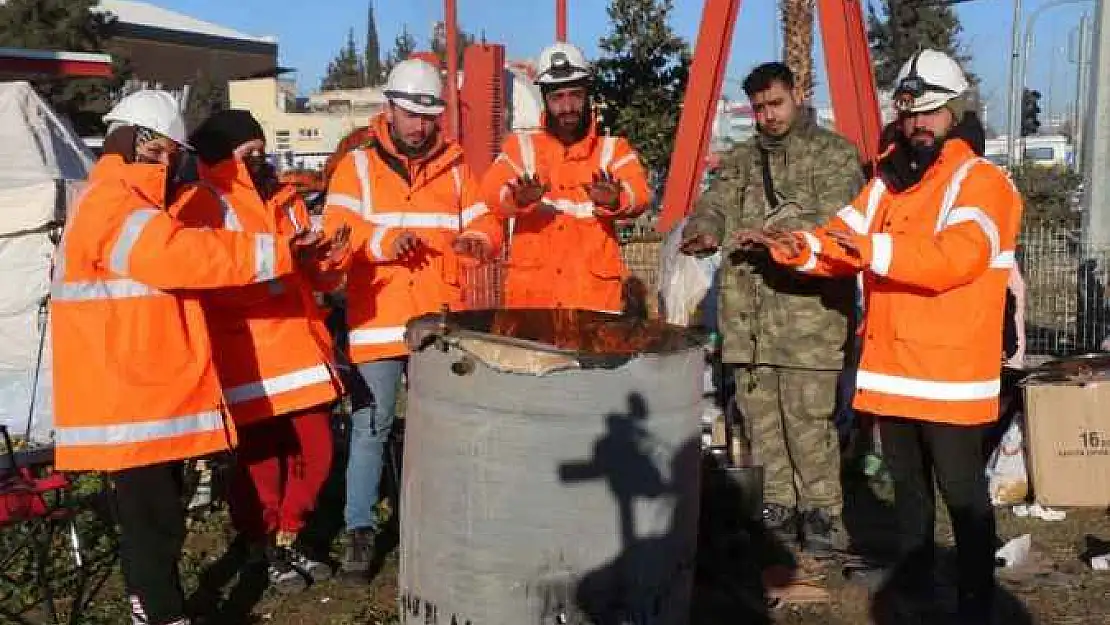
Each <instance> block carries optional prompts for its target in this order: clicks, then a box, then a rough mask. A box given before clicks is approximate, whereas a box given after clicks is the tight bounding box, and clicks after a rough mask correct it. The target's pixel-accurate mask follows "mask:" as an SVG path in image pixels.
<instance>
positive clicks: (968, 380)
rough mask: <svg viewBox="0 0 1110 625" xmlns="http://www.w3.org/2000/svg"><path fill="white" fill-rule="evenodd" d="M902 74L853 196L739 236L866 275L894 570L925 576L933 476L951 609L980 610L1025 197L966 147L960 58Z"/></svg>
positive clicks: (867, 330)
mask: <svg viewBox="0 0 1110 625" xmlns="http://www.w3.org/2000/svg"><path fill="white" fill-rule="evenodd" d="M897 84H898V87H897V89H896V90H895V93H894V103H895V106H896V108H897V110H898V111H899V117H898V120H897V121H896V122H895V125H896V129H897V130H898V138H897V140H896V141H895V143H894V145H893V146H892V148H891V149H890V151H889V152H888V153H887V154H886V155H885V156H884V157H883V158H882V159H881V160H880V162H879V165H878V175H877V176H876V177H875V178H874V179H873V180H871V182H870V183H869V184H868V185H867V187H866V188H864V190H863V191H862V192H861V194H860V195H859V197H857V198H856V200H855V201H854V202H853V203H852V204H851V205H849V206H846V207H845V208H843V209H842V210H841V211H840V212H839V213H838V215H837V217H835V218H834V219H833V220H832V221H831V222H830V223H829V224H827V225H826V226H825V227H822V228H818V229H817V230H816V231H815V232H804V233H768V232H763V233H752V232H747V233H741V235H740V236H739V237H738V239H739V240H738V243H740V244H741V245H753V244H761V245H766V246H768V247H769V248H770V250H771V252H772V255H773V256H774V258H775V259H776V260H777V261H779V262H782V263H784V264H787V265H792V266H794V267H796V268H797V269H798V270H799V271H802V272H806V273H811V274H821V275H851V274H853V273H857V272H858V273H859V274H860V275H862V278H863V280H862V282H863V287H864V319H863V324H862V328H861V330H860V333H861V335H862V343H863V351H862V354H861V357H860V365H859V372H858V377H857V379H856V389H857V390H856V395H855V400H854V407H855V408H856V409H857V410H861V411H866V412H869V413H872V414H874V415H877V416H878V418H879V423H880V426H879V427H880V437H881V439H882V448H883V456H884V457H885V459H886V462H887V463H888V465H889V467H890V470H891V474H892V476H893V478H894V507H895V513H896V515H897V518H898V525H899V530H900V532H899V535H900V542H901V561H900V565H901V566H899V567H897V568H896V569H895V572H898V573H905V575H904V576H903V575H897V576H895V578H894V579H893V580H892V581H895V582H897V583H899V584H902V583H905V584H906V585H905V586H900V587H901V588H904V589H906V590H909V591H926V592H931V591H932V589H933V580H932V578H931V574H932V572H933V566H932V565H933V561H934V553H933V552H934V544H933V523H934V517H935V504H934V501H933V492H934V491H933V479H934V476H935V478H936V480H937V482H938V484H939V487H940V491H941V494H942V495H943V496H944V499H945V502H946V503H947V504H948V509H949V512H950V514H951V517H952V525H953V529H954V532H955V537H956V550H957V557H958V562H959V564H958V567H957V568H958V571H959V583H958V591H959V611H960V615H959V616H960V618H961V619H962V620H963V622H967V623H989V622H991V617H990V615H991V612H992V605H993V597H994V550H995V541H996V537H995V521H994V512H993V509H992V508H991V504H990V500H989V497H988V493H987V482H986V476H985V474H984V465H985V458H984V457H983V453H984V452H983V437H984V434H985V433H986V429H987V427H988V426H989V425H990V424H991V423H993V422H994V421H996V420H997V418H998V404H999V389H1000V372H1001V367H1002V362H1001V357H1000V354H1001V353H1002V322H1003V321H1002V318H1003V308H1004V306H1005V291H1006V283H1007V280H1008V278H1009V275H1010V270H1011V268H1012V267H1013V264H1014V246H1015V242H1016V240H1017V235H1018V231H1019V229H1020V225H1021V211H1022V202H1021V198H1020V196H1019V195H1018V192H1017V191H1016V190H1015V188H1014V186H1013V185H1012V184H1011V182H1010V180H1009V178H1008V177H1007V175H1006V173H1005V172H1004V171H1002V170H1001V169H999V168H998V167H996V166H995V165H993V164H992V163H990V162H989V161H987V160H985V159H983V158H981V157H980V156H979V155H977V154H976V153H975V151H974V150H973V149H972V147H971V145H972V143H973V141H974V140H973V137H974V136H975V135H976V134H977V132H981V129H980V128H978V124H979V122H978V120H977V118H975V117H974V115H973V114H972V113H968V112H966V108H967V101H966V93H967V90H968V83H967V79H966V78H965V76H964V73H963V71H962V70H961V69H960V67H959V65H958V64H957V63H956V62H955V61H954V60H952V59H951V58H950V57H948V56H947V55H945V54H943V53H941V52H937V51H934V50H924V51H922V52H919V53H917V54H915V55H914V56H913V58H911V59H910V60H909V61H908V62H907V63H906V64H905V66H904V67H903V68H902V71H901V72H900V74H899V76H898V83H897ZM914 595H915V596H917V595H916V593H914ZM918 598H919V596H918ZM926 598H929V599H931V597H929V596H928V595H927V596H926Z"/></svg>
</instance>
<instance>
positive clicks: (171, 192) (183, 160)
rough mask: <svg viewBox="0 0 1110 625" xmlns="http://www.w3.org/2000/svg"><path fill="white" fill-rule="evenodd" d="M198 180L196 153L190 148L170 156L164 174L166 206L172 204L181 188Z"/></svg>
mask: <svg viewBox="0 0 1110 625" xmlns="http://www.w3.org/2000/svg"><path fill="white" fill-rule="evenodd" d="M199 180H200V167H199V161H198V160H197V155H196V154H195V153H194V152H193V151H192V150H180V151H177V152H174V153H173V154H172V155H171V156H170V164H169V166H168V167H167V174H166V206H169V205H170V204H173V201H174V200H175V199H177V194H178V193H179V192H180V191H181V189H182V188H184V187H186V186H189V185H192V184H196V183H197V182H198V181H199Z"/></svg>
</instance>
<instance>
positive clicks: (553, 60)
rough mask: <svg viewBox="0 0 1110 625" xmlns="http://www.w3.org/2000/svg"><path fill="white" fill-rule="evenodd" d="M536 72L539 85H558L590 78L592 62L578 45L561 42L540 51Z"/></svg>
mask: <svg viewBox="0 0 1110 625" xmlns="http://www.w3.org/2000/svg"><path fill="white" fill-rule="evenodd" d="M536 72H537V73H536V84H537V85H541V86H549V87H550V86H558V85H564V84H568V83H574V82H579V81H583V80H586V79H588V78H589V77H590V64H589V63H587V62H586V57H585V55H583V54H582V51H581V50H579V49H578V48H577V47H575V46H573V45H571V44H569V43H563V42H559V43H556V44H554V45H551V46H548V47H546V48H544V49H543V51H542V52H540V59H539V64H538V66H537V67H536Z"/></svg>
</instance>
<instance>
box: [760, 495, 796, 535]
mask: <svg viewBox="0 0 1110 625" xmlns="http://www.w3.org/2000/svg"><path fill="white" fill-rule="evenodd" d="M763 529H764V530H766V531H767V533H769V534H771V535H772V536H774V537H775V538H776V539H777V540H779V541H780V542H782V543H783V545H787V546H790V545H796V544H797V543H798V513H797V511H795V510H794V509H793V508H788V507H786V506H784V505H782V504H777V503H769V504H767V505H765V506H763Z"/></svg>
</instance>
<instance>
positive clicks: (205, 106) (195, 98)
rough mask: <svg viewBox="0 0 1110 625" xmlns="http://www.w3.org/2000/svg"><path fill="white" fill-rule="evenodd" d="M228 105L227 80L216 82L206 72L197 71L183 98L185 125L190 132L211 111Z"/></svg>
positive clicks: (210, 113)
mask: <svg viewBox="0 0 1110 625" xmlns="http://www.w3.org/2000/svg"><path fill="white" fill-rule="evenodd" d="M230 107H231V104H230V102H229V101H228V93H227V82H226V81H224V82H218V81H216V80H213V79H212V77H211V76H209V75H208V74H206V73H204V72H198V73H197V78H196V80H194V81H193V82H192V84H191V85H189V95H188V98H187V99H186V100H185V125H186V127H188V129H189V132H192V131H193V130H195V129H196V127H197V126H199V125H200V124H201V122H203V121H204V120H206V119H208V118H209V117H210V116H211V115H212V114H213V113H216V112H218V111H222V110H225V109H228V108H230Z"/></svg>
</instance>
